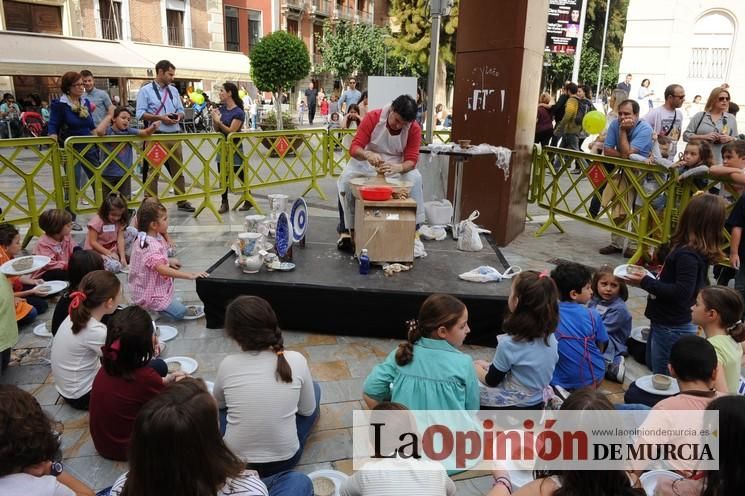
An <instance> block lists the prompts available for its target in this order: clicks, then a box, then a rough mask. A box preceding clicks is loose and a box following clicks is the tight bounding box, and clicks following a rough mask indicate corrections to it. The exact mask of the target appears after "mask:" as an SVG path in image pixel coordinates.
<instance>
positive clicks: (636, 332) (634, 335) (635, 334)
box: [631, 326, 649, 343]
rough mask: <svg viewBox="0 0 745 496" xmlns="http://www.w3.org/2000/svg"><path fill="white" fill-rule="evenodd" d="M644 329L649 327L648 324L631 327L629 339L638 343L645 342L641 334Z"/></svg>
mask: <svg viewBox="0 0 745 496" xmlns="http://www.w3.org/2000/svg"><path fill="white" fill-rule="evenodd" d="M644 329H649V326H639V327H634V328H633V329H631V339H633V340H634V341H639V342H640V343H646V342H647V340H646V339H644V335H643V334H642V330H644Z"/></svg>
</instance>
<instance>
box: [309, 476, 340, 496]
mask: <svg viewBox="0 0 745 496" xmlns="http://www.w3.org/2000/svg"><path fill="white" fill-rule="evenodd" d="M313 494H314V495H315V496H334V494H336V484H334V481H332V480H331V479H329V478H328V477H316V478H315V479H313Z"/></svg>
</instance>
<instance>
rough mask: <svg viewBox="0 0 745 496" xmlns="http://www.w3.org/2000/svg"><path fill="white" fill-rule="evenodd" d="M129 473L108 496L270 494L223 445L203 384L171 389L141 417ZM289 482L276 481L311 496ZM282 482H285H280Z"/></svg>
mask: <svg viewBox="0 0 745 496" xmlns="http://www.w3.org/2000/svg"><path fill="white" fill-rule="evenodd" d="M128 455H129V456H128V458H129V472H127V473H125V474H122V475H121V476H120V477H119V478H118V479H117V480H116V482H114V485H113V487H112V488H111V492H110V493H109V494H110V496H121V495H130V496H132V495H146V494H162V495H165V494H169V495H171V494H172V495H176V494H184V495H185V494H196V493H197V488H201V489H200V491H199V493H200V494H210V495H212V494H214V495H215V496H229V495H233V496H267V495H268V491H267V488H266V486H265V485H264V483H263V482H262V481H261V480H259V478H258V477H257V476H256V473H255V472H253V471H251V470H247V469H246V463H245V461H243V460H241V459H240V458H239V457H238V456H236V455H235V454H233V452H232V451H230V449H229V448H228V447H227V446H226V445H225V442H224V441H223V439H222V437H221V436H220V431H219V430H218V428H217V409H216V408H215V399H214V398H213V397H212V395H210V393H209V391H207V387H206V386H205V384H204V381H202V380H201V379H191V378H186V379H184V380H182V381H179V382H177V383H174V384H169V385H168V387H166V388H165V389H164V390H163V391H162V392H161V393H159V394H158V395H156V396H155V397H154V398H153V399H152V400H150V401H148V402H147V403H146V404H145V405H144V406H143V407H142V409H141V410H140V412H139V413H138V414H137V419H136V420H135V423H134V429H133V431H132V438H131V442H130V446H129V453H128ZM291 474H296V475H297V476H299V477H300V478H301V479H304V480H305V482H306V491H300V490H297V486H296V485H294V484H293V485H290V484H292V482H295V481H289V480H287V479H285V480H282V481H280V480H276V486H277V489H279V488H280V487H281V486H282V482H285V483H286V484H288V486H285V487H288V489H289V488H290V487H291V488H292V489H295V492H294V493H292V494H293V496H294V495H297V496H307V495H308V494H310V495H312V494H313V490H312V484H311V482H310V480H309V479H308V477H307V476H306V475H304V474H299V473H297V472H291ZM280 477H281V476H280ZM287 494H290V492H289V491H288V492H287Z"/></svg>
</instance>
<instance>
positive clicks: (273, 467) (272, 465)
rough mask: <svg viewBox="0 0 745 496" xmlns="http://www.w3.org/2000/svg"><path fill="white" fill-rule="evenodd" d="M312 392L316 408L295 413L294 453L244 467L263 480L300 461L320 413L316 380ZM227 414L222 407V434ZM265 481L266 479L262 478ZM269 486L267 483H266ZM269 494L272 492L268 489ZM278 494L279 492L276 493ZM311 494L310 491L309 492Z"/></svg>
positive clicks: (319, 396) (319, 390) (319, 398)
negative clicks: (309, 411)
mask: <svg viewBox="0 0 745 496" xmlns="http://www.w3.org/2000/svg"><path fill="white" fill-rule="evenodd" d="M313 392H314V393H315V396H316V409H315V410H313V413H311V414H310V415H308V416H307V417H306V416H303V415H295V426H296V428H297V438H298V441H299V442H300V447H299V448H298V450H297V451H296V452H295V454H294V455H292V457H291V458H289V459H287V460H279V461H276V462H266V463H248V464H246V467H247V468H249V469H253V470H256V471H257V472H258V473H259V475H260V476H261V477H262V480H264V478H265V477H269V476H276V475H279V474H280V472H285V471H287V470H290V469H291V468H293V467H294V466H295V465H297V463H298V462H299V461H300V457H301V456H302V455H303V449H304V448H305V443H306V441H307V440H308V437H310V431H311V429H313V426H314V425H315V423H316V420H318V416H319V415H320V413H321V386H319V385H318V383H317V382H313ZM227 415H228V410H227V409H226V408H223V409H222V410H220V412H219V418H220V432H221V433H222V434H223V435H224V434H225V429H226V427H227ZM264 482H265V483H266V480H264ZM267 486H269V484H267ZM270 494H274V493H272V492H271V491H270ZM277 494H279V493H277ZM309 494H312V491H311V493H309Z"/></svg>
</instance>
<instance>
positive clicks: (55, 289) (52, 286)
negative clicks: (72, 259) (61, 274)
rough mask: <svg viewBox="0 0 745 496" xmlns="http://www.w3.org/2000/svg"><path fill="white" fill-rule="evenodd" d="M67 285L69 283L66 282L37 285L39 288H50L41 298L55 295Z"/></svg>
mask: <svg viewBox="0 0 745 496" xmlns="http://www.w3.org/2000/svg"><path fill="white" fill-rule="evenodd" d="M69 285H70V283H69V282H67V281H47V282H45V283H44V284H39V286H48V287H49V288H50V289H49V291H47V292H46V293H44V294H43V295H42V296H51V295H53V294H57V293H59V292H60V291H63V290H64V289H66V288H67V287H68V286H69ZM37 287H38V286H37Z"/></svg>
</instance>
